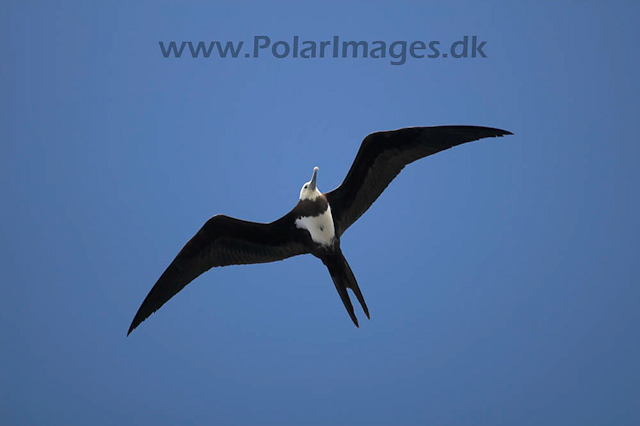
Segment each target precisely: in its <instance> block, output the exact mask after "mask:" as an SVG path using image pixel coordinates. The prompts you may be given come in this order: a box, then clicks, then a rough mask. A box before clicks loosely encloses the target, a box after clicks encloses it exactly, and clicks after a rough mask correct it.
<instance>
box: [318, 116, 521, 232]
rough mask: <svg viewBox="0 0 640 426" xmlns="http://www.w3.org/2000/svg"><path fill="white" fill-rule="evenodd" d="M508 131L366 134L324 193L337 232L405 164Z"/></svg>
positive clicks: (438, 128) (432, 130)
mask: <svg viewBox="0 0 640 426" xmlns="http://www.w3.org/2000/svg"><path fill="white" fill-rule="evenodd" d="M511 134H513V133H511V132H508V131H506V130H500V129H493V128H490V127H479V126H435V127H407V128H404V129H399V130H392V131H388V132H376V133H372V134H370V135H368V136H367V137H366V138H364V140H363V141H362V145H360V150H359V151H358V154H357V155H356V159H355V160H354V161H353V164H352V165H351V169H349V173H347V177H345V178H344V181H343V182H342V184H341V185H340V186H339V187H337V188H336V189H334V190H333V191H331V192H328V193H327V194H325V195H326V197H327V200H328V201H329V205H330V206H331V213H332V215H333V221H334V222H335V225H336V233H337V235H338V236H340V235H342V234H343V233H344V231H346V230H347V228H349V226H351V225H352V224H353V223H354V222H355V221H356V220H358V218H359V217H360V216H362V215H363V214H364V212H366V211H367V209H368V208H369V207H370V206H371V204H373V202H374V201H376V199H377V198H378V197H379V196H380V194H382V191H384V190H385V188H386V187H387V186H388V185H389V184H390V183H391V181H392V180H393V179H394V178H395V177H396V176H398V174H399V173H400V172H401V171H402V169H403V168H404V167H405V166H406V165H407V164H409V163H412V162H414V161H416V160H419V159H420V158H423V157H426V156H428V155H431V154H435V153H436V152H440V151H443V150H445V149H448V148H451V147H454V146H456V145H460V144H463V143H465V142H471V141H475V140H478V139H482V138H487V137H496V136H504V135H511Z"/></svg>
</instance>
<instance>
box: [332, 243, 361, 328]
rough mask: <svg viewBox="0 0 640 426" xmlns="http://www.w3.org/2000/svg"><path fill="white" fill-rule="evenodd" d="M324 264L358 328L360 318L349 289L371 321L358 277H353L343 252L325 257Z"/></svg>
mask: <svg viewBox="0 0 640 426" xmlns="http://www.w3.org/2000/svg"><path fill="white" fill-rule="evenodd" d="M322 263H324V264H325V265H326V266H327V269H329V274H331V279H333V283H334V284H335V286H336V290H338V294H339V295H340V298H341V299H342V303H343V304H344V307H345V308H346V309H347V312H348V313H349V316H350V317H351V320H352V321H353V323H354V324H355V325H356V327H359V325H358V318H356V314H355V312H354V310H353V305H352V304H351V299H350V298H349V294H348V293H347V288H350V289H351V290H352V291H353V293H354V294H355V295H356V298H357V299H358V302H360V305H361V306H362V310H363V311H364V313H365V315H366V316H367V318H369V319H371V317H370V316H369V308H367V304H366V303H365V301H364V297H363V296H362V292H361V291H360V287H358V282H357V281H356V277H355V276H354V275H353V271H352V270H351V267H350V266H349V263H347V259H345V257H344V255H343V254H342V251H340V250H338V251H337V252H333V253H330V254H328V255H327V256H323V258H322Z"/></svg>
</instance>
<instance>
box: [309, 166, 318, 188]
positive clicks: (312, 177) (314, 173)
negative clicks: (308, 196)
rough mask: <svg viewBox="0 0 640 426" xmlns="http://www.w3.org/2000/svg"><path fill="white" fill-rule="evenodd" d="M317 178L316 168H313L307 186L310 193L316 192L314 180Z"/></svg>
mask: <svg viewBox="0 0 640 426" xmlns="http://www.w3.org/2000/svg"><path fill="white" fill-rule="evenodd" d="M317 177H318V167H317V166H316V167H314V168H313V176H311V183H310V184H309V189H310V190H311V191H315V190H316V178H317Z"/></svg>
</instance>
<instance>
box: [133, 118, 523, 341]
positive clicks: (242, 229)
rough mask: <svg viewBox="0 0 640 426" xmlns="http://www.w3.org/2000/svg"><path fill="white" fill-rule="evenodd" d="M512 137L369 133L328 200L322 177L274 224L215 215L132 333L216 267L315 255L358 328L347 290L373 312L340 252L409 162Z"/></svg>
mask: <svg viewBox="0 0 640 426" xmlns="http://www.w3.org/2000/svg"><path fill="white" fill-rule="evenodd" d="M509 134H511V133H510V132H508V131H505V130H500V129H494V128H489V127H478V126H437V127H408V128H404V129H399V130H393V131H388V132H377V133H372V134H370V135H368V136H367V137H366V138H365V139H364V141H363V142H362V144H361V146H360V149H359V151H358V154H357V155H356V158H355V160H354V162H353V165H352V166H351V169H350V170H349V172H348V173H347V176H346V177H345V179H344V181H343V182H342V184H341V185H340V186H339V187H337V188H336V189H334V190H333V191H330V192H328V193H325V194H322V193H320V191H318V190H317V188H316V173H317V168H316V169H314V174H313V178H312V180H311V181H310V182H308V183H306V184H305V185H304V187H303V189H302V190H301V192H300V201H298V204H297V205H296V206H295V207H294V208H293V209H292V210H291V211H290V212H289V213H287V214H286V215H284V216H283V217H281V218H280V219H278V220H276V221H274V222H271V223H255V222H247V221H244V220H240V219H235V218H232V217H228V216H223V215H216V216H214V217H212V218H211V219H209V220H208V221H207V222H206V223H205V224H204V226H203V227H202V228H201V229H200V231H198V233H197V234H196V235H195V236H194V237H193V238H191V240H189V242H187V244H186V245H185V246H184V247H183V248H182V250H180V252H179V253H178V255H177V256H176V258H175V259H174V260H173V262H172V263H171V264H170V265H169V267H168V268H167V269H166V270H165V272H164V273H163V274H162V275H161V276H160V278H159V279H158V281H157V282H156V284H155V285H154V286H153V288H152V289H151V291H150V292H149V294H148V295H147V297H146V298H145V300H144V302H143V303H142V306H140V309H139V310H138V312H137V313H136V315H135V317H134V319H133V322H132V323H131V326H130V328H129V332H128V333H131V331H132V330H133V329H135V328H136V327H137V326H138V325H139V324H140V323H141V322H142V321H144V320H145V319H146V318H147V317H149V315H151V314H152V313H153V312H155V311H156V310H158V309H159V308H160V307H161V306H162V305H164V303H166V302H167V301H168V300H169V299H170V298H171V297H173V296H174V295H175V294H177V293H178V292H179V291H180V290H182V289H183V288H184V287H185V286H186V285H187V284H189V283H190V282H191V281H193V280H194V279H195V278H197V277H198V276H200V275H201V274H202V273H204V272H206V271H208V270H209V269H211V268H213V267H216V266H226V265H240V264H250V263H265V262H274V261H276V260H283V259H286V258H289V257H292V256H296V255H299V254H305V253H309V254H313V255H314V256H316V257H318V258H319V259H320V260H321V261H322V263H324V264H325V265H326V266H327V269H328V270H329V273H330V275H331V278H332V279H333V282H334V284H335V287H336V289H337V290H338V293H339V295H340V298H341V299H342V302H343V303H344V305H345V308H346V309H347V312H348V313H349V316H350V317H351V319H352V320H353V322H354V324H355V325H356V326H357V325H358V320H357V318H356V316H355V313H354V310H353V306H352V304H351V301H350V299H349V295H348V293H347V289H348V288H350V289H351V290H352V291H353V293H354V294H355V296H356V298H357V299H358V301H359V302H360V305H361V306H362V309H363V311H364V312H365V314H366V316H367V317H369V310H368V308H367V305H366V304H365V301H364V298H363V296H362V293H361V292H360V289H359V287H358V283H357V282H356V279H355V276H354V274H353V272H352V271H351V267H350V266H349V264H348V263H347V260H346V259H345V258H344V256H343V254H342V251H341V249H340V237H341V236H342V234H343V233H344V232H345V231H346V230H347V229H348V228H349V226H351V225H352V224H353V223H354V222H355V221H356V220H357V219H358V218H359V217H360V216H362V214H364V212H366V211H367V209H368V208H369V207H370V206H371V205H372V204H373V202H374V201H375V200H376V199H377V198H378V197H379V196H380V194H381V193H382V192H383V191H384V189H385V188H386V187H387V186H388V185H389V183H391V181H392V180H393V179H394V178H395V177H396V176H397V175H398V174H399V173H400V171H401V170H402V169H403V168H404V167H405V166H406V165H407V164H409V163H412V162H413V161H416V160H418V159H420V158H423V157H426V156H428V155H431V154H435V153H437V152H439V151H442V150H445V149H448V148H451V147H453V146H456V145H460V144H463V143H465V142H470V141H474V140H478V139H482V138H486V137H496V136H503V135H509Z"/></svg>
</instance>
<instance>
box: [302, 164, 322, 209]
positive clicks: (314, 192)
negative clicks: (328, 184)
mask: <svg viewBox="0 0 640 426" xmlns="http://www.w3.org/2000/svg"><path fill="white" fill-rule="evenodd" d="M317 177H318V167H314V168H313V176H311V180H310V181H309V182H307V183H305V184H304V185H302V189H301V190H300V199H301V200H311V201H313V200H315V199H316V198H318V197H319V196H321V195H322V193H321V192H320V191H319V190H318V187H317V186H316V178H317Z"/></svg>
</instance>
